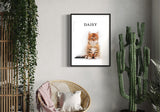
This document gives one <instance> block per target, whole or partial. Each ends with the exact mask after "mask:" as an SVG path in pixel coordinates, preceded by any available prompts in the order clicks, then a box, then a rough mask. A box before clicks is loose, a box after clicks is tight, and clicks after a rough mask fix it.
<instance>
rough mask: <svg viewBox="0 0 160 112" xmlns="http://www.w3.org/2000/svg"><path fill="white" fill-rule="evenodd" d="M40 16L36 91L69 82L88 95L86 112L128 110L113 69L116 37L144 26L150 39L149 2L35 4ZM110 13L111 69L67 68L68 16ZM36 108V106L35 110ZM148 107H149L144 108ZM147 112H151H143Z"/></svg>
mask: <svg viewBox="0 0 160 112" xmlns="http://www.w3.org/2000/svg"><path fill="white" fill-rule="evenodd" d="M36 2H37V5H38V14H39V36H38V39H37V49H38V66H37V69H36V76H35V79H36V82H35V90H36V89H37V88H38V87H39V86H40V85H41V84H42V83H44V82H45V81H48V80H57V79H63V80H70V81H73V82H75V83H78V84H80V85H81V86H82V87H84V88H85V89H86V90H87V91H88V92H89V94H90V96H91V99H92V103H91V107H90V110H89V111H88V112H118V111H119V110H120V109H124V108H128V102H127V101H126V100H125V99H123V98H122V97H121V96H120V95H119V85H118V76H117V67H116V59H115V56H116V51H117V50H118V48H119V45H118V42H119V40H118V34H119V33H121V32H122V33H124V32H125V27H126V26H127V25H129V26H133V30H134V31H136V22H137V21H144V22H145V23H146V27H147V28H146V34H145V36H146V37H145V38H149V37H150V36H151V33H150V30H151V29H150V28H151V0H36ZM70 13H111V16H112V23H111V24H112V28H111V30H112V36H111V39H112V48H111V49H112V54H111V55H112V60H111V67H108V68H107V67H69V66H68V63H69V47H68V46H69V16H68V15H69V14H70ZM35 107H36V106H35ZM146 107H148V106H146ZM146 107H145V109H146V112H151V111H150V110H149V109H148V108H146Z"/></svg>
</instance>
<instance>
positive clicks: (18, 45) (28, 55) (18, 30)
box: [3, 0, 38, 111]
mask: <svg viewBox="0 0 160 112" xmlns="http://www.w3.org/2000/svg"><path fill="white" fill-rule="evenodd" d="M3 2H4V3H5V4H6V5H5V6H6V8H7V9H8V13H7V18H9V19H8V23H9V24H10V29H11V38H12V41H13V57H14V60H13V62H14V65H15V71H16V72H15V73H16V75H15V77H18V79H16V81H19V83H20V84H22V85H23V88H24V89H23V90H24V95H23V96H24V101H26V102H27V106H28V107H27V109H29V110H30V111H33V107H32V105H31V104H30V102H32V100H33V97H32V95H33V85H34V80H35V79H34V73H35V67H36V65H37V62H36V59H37V51H36V37H37V24H38V21H37V16H38V15H37V6H36V3H35V0H3Z"/></svg>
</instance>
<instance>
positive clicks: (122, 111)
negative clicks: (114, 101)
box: [120, 109, 145, 112]
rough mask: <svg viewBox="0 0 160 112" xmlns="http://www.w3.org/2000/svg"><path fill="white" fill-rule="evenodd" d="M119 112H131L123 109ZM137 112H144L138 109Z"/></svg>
mask: <svg viewBox="0 0 160 112" xmlns="http://www.w3.org/2000/svg"><path fill="white" fill-rule="evenodd" d="M120 112H132V111H129V110H128V109H124V110H120ZM137 112H145V111H144V110H139V109H138V110H137Z"/></svg>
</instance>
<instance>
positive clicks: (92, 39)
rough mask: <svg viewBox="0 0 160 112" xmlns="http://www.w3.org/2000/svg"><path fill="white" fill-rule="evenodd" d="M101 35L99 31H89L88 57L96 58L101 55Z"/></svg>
mask: <svg viewBox="0 0 160 112" xmlns="http://www.w3.org/2000/svg"><path fill="white" fill-rule="evenodd" d="M98 40H99V36H98V32H97V33H90V32H89V33H88V45H87V56H86V58H89V59H95V58H97V57H99V56H100V47H99V43H98Z"/></svg>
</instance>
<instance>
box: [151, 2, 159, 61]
mask: <svg viewBox="0 0 160 112" xmlns="http://www.w3.org/2000/svg"><path fill="white" fill-rule="evenodd" d="M152 58H154V59H160V0H153V2H152Z"/></svg>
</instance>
